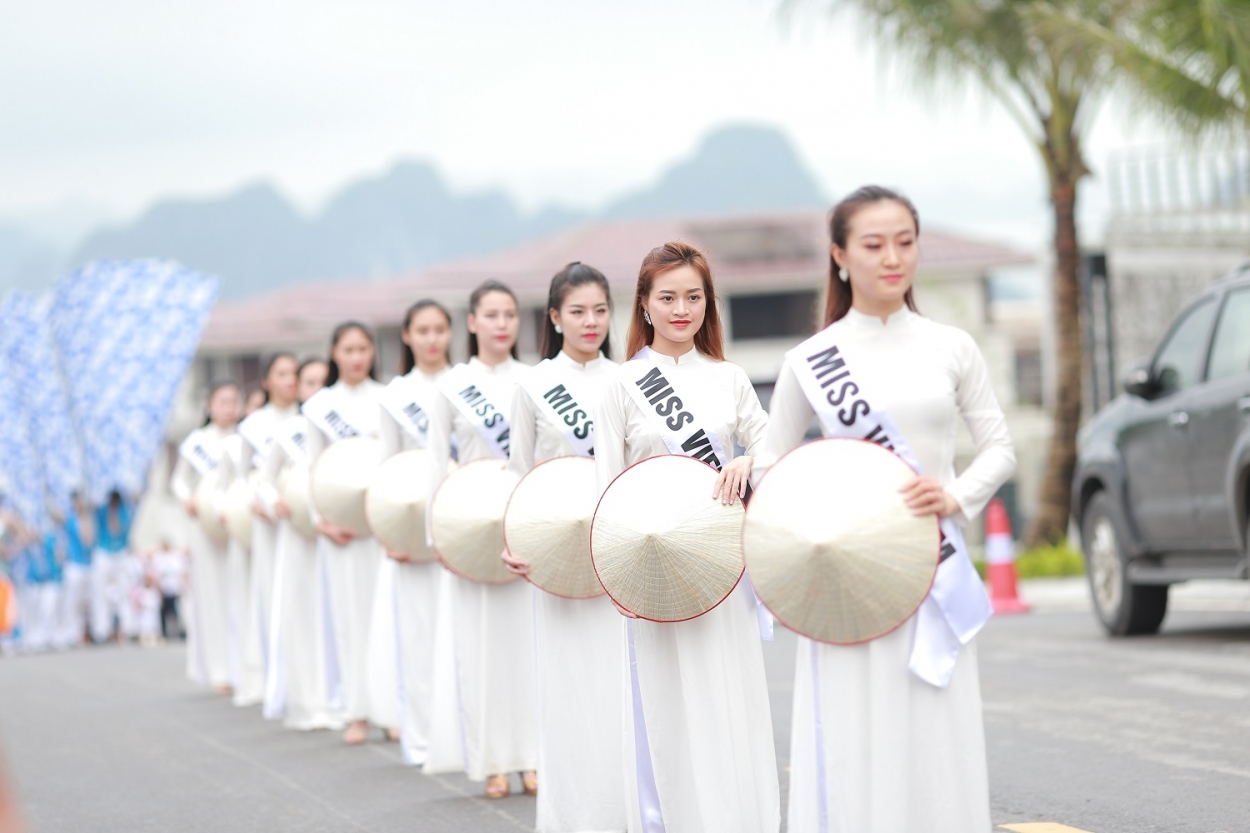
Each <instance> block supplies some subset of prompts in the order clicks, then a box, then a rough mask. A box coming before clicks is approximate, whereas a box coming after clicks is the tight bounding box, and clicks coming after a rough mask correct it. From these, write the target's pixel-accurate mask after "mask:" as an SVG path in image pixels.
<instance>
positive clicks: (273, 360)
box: [260, 350, 299, 405]
mask: <svg viewBox="0 0 1250 833" xmlns="http://www.w3.org/2000/svg"><path fill="white" fill-rule="evenodd" d="M282 359H290V360H291V361H293V362H295V364H296V365H298V364H299V359H297V358H295V354H294V353H290V352H287V351H286V350H279V351H278V352H277V353H274V354H273V355H271V356H270V357H269V358H268V359H266V360H265V372H264V373H262V374H260V380H261V387H260V389H261V390H263V391H264V392H265V404H266V405H268V404H269V388H267V387H265V385H264V383H265V382H268V381H269V374H270V373H273V366H274V365H275V364H277V363H278V362H279V361H281V360H282ZM295 375H296V377H297V378H298V377H299V371H298V370H296V371H295Z"/></svg>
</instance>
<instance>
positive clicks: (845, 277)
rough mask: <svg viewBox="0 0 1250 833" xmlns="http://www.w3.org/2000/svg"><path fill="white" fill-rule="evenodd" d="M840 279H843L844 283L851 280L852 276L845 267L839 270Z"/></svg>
mask: <svg viewBox="0 0 1250 833" xmlns="http://www.w3.org/2000/svg"><path fill="white" fill-rule="evenodd" d="M838 277H839V278H841V279H842V283H846V282H847V281H848V280H850V279H851V275H850V273H849V272H847V271H846V267H845V266H843V267H842V268H841V269H839V270H838Z"/></svg>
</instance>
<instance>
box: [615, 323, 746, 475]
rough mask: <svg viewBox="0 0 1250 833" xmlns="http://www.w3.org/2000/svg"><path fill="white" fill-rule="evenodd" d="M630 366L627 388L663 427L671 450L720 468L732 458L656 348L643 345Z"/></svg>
mask: <svg viewBox="0 0 1250 833" xmlns="http://www.w3.org/2000/svg"><path fill="white" fill-rule="evenodd" d="M626 366H627V367H629V368H631V369H632V372H631V373H630V374H629V375H628V376H627V377H626V382H625V390H626V391H628V392H629V396H630V398H631V399H633V400H634V404H635V405H637V406H638V407H639V409H641V410H642V412H643V413H644V414H645V415H646V416H647V418H648V419H650V420H651V422H652V424H653V425H654V426H655V427H656V428H657V429H658V430H659V432H660V436H661V437H663V438H664V444H665V445H666V446H668V450H669V451H671V452H672V453H674V454H684V455H685V456H687V457H693V458H695V459H696V460H702V461H703V462H705V463H707V464H708V465H710V466H711V467H712V468H714V469H716V470H717V471H720V470H721V469H722V468H723V467H724V465H725V463H727V462H729V456H728V455H727V454H725V447H724V446H723V445H722V444H721V441H720V437H718V436H717V435H716V432H715V431H705V430H704V429H703V428H701V427H700V426H699V420H698V417H697V416H696V415H695V414H694V413H693V412H692V411H691V409H690V403H691V402H692V401H693V400H692V399H691V398H690V397H689V396H687V397H686V398H685V399H682V397H681V395H680V394H679V393H678V391H677V390H675V389H674V388H673V383H672V382H670V381H669V379H668V377H666V376H665V375H664V366H663V365H661V364H660V363H659V362H657V361H656V359H655V353H654V351H652V349H651V348H650V347H644V348H642V349H641V350H639V351H638V354H637V355H635V356H634V357H633V358H632V359H630V361H629V362H628V363H627V365H626Z"/></svg>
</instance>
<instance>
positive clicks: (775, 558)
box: [742, 439, 941, 645]
mask: <svg viewBox="0 0 1250 833" xmlns="http://www.w3.org/2000/svg"><path fill="white" fill-rule="evenodd" d="M915 474H916V473H915V471H913V470H912V469H911V467H909V466H908V465H907V464H906V463H904V462H903V461H902V460H901V459H900V458H899V457H898V455H896V454H894V453H893V452H891V451H889V450H887V449H885V448H882V447H881V446H879V445H877V444H875V443H870V442H864V441H862V440H848V439H832V440H818V441H816V442H812V443H808V444H807V445H804V446H800V447H799V448H797V449H796V450H794V451H792V452H790V453H789V454H787V455H786V456H784V457H782V458H781V459H780V460H778V461H777V463H776V464H775V465H774V466H773V467H772V469H771V470H769V472H768V475H767V476H766V477H765V478H764V479H763V481H762V482H761V483H760V485H759V487H758V488H757V489H756V490H755V494H754V495H753V496H752V498H751V507H750V509H749V510H748V511H747V520H746V524H745V527H744V529H743V534H742V542H743V543H742V546H743V551H744V552H745V553H746V564H747V572H748V574H749V575H750V577H751V584H752V585H754V587H755V592H756V594H757V595H758V596H759V597H760V600H761V601H763V602H764V604H765V605H766V606H767V607H768V609H769V610H771V611H772V612H773V615H775V616H776V617H777V619H778V620H779V621H781V623H782V624H784V625H785V626H786V627H788V628H790V629H791V630H793V631H796V632H798V633H801V634H803V635H804V636H807V637H810V638H812V639H816V640H819V641H821V642H832V643H834V644H838V645H849V644H854V643H858V642H866V641H868V640H870V639H876V638H877V637H879V636H884V635H885V634H887V633H889V632H890V631H892V630H894V629H895V628H897V627H899V625H901V624H903V623H904V622H905V621H907V619H909V618H910V617H911V615H912V614H913V613H915V612H916V610H917V609H918V608H919V607H920V603H921V602H923V601H924V599H925V596H927V595H928V594H929V588H930V587H931V586H932V585H933V578H934V576H935V575H936V573H937V565H938V551H939V548H940V541H941V533H940V531H939V530H938V523H937V519H936V518H935V517H934V516H932V515H930V516H928V517H923V518H918V517H916V516H915V515H913V514H912V512H911V510H910V509H908V508H907V504H906V503H905V502H904V501H903V496H902V495H901V494H900V493H899V489H900V487H902V485H903V484H904V483H906V482H907V481H908V480H910V479H911V478H912V477H915Z"/></svg>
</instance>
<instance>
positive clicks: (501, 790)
mask: <svg viewBox="0 0 1250 833" xmlns="http://www.w3.org/2000/svg"><path fill="white" fill-rule="evenodd" d="M510 792H512V784H511V783H510V782H509V781H508V776H506V775H492V776H490V777H489V778H487V779H486V797H487V798H507V797H508V793H510Z"/></svg>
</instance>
